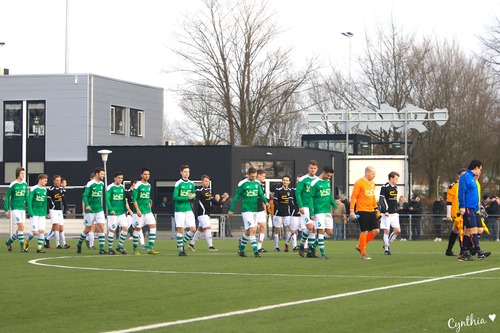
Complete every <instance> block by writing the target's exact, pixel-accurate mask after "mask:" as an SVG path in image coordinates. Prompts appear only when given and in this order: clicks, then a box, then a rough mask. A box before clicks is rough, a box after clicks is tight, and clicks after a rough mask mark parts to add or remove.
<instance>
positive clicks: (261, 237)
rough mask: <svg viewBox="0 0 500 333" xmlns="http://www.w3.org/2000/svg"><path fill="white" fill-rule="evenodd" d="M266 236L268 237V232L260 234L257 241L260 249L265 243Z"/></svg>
mask: <svg viewBox="0 0 500 333" xmlns="http://www.w3.org/2000/svg"><path fill="white" fill-rule="evenodd" d="M264 237H266V234H264V233H260V234H259V241H258V242H257V248H258V249H259V250H260V249H262V243H264Z"/></svg>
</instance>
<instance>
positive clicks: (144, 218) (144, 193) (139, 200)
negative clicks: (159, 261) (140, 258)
mask: <svg viewBox="0 0 500 333" xmlns="http://www.w3.org/2000/svg"><path fill="white" fill-rule="evenodd" d="M150 177H151V171H150V170H149V169H148V168H142V170H141V180H140V181H138V182H137V183H136V185H135V187H134V190H133V191H132V202H133V204H134V207H135V211H136V212H137V219H136V221H135V222H134V236H133V239H132V244H133V247H134V255H139V254H140V252H139V251H138V250H137V244H138V241H139V232H141V231H142V227H144V226H145V225H147V226H149V242H148V254H152V255H157V254H159V252H158V251H155V249H154V246H155V241H156V220H155V217H154V215H153V213H152V212H151V184H149V178H150Z"/></svg>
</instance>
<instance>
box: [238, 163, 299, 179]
mask: <svg viewBox="0 0 500 333" xmlns="http://www.w3.org/2000/svg"><path fill="white" fill-rule="evenodd" d="M250 167H254V168H255V169H257V170H259V169H261V170H264V171H265V172H266V178H281V177H283V176H285V175H289V176H290V177H292V178H293V174H294V172H293V161H244V162H243V163H242V164H241V174H242V176H243V177H245V175H246V174H247V171H248V168H250Z"/></svg>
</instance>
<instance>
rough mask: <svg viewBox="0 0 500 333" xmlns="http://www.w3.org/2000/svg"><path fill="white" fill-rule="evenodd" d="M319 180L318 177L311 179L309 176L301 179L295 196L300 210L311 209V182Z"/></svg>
mask: <svg viewBox="0 0 500 333" xmlns="http://www.w3.org/2000/svg"><path fill="white" fill-rule="evenodd" d="M316 178H318V177H317V176H314V177H311V176H309V174H307V175H304V176H302V177H300V178H299V181H298V182H297V186H296V189H295V196H296V198H297V203H298V205H299V208H304V207H309V204H310V202H311V193H310V192H311V182H312V181H313V180H315V179H316Z"/></svg>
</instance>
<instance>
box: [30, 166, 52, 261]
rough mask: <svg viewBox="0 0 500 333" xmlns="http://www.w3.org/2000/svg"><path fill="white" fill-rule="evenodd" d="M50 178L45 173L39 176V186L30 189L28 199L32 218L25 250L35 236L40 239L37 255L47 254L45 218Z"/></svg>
mask: <svg viewBox="0 0 500 333" xmlns="http://www.w3.org/2000/svg"><path fill="white" fill-rule="evenodd" d="M48 180H49V176H48V175H47V174H45V173H42V174H39V175H38V184H36V185H34V186H32V187H31V188H30V195H29V199H28V214H29V216H30V233H29V235H28V238H27V239H26V242H25V243H24V249H25V250H26V251H28V247H29V242H30V240H32V239H33V238H34V237H35V235H36V236H37V237H38V246H37V250H36V253H45V251H44V250H43V244H44V243H45V223H46V220H45V217H46V216H47V189H46V188H45V185H47V181H48Z"/></svg>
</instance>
